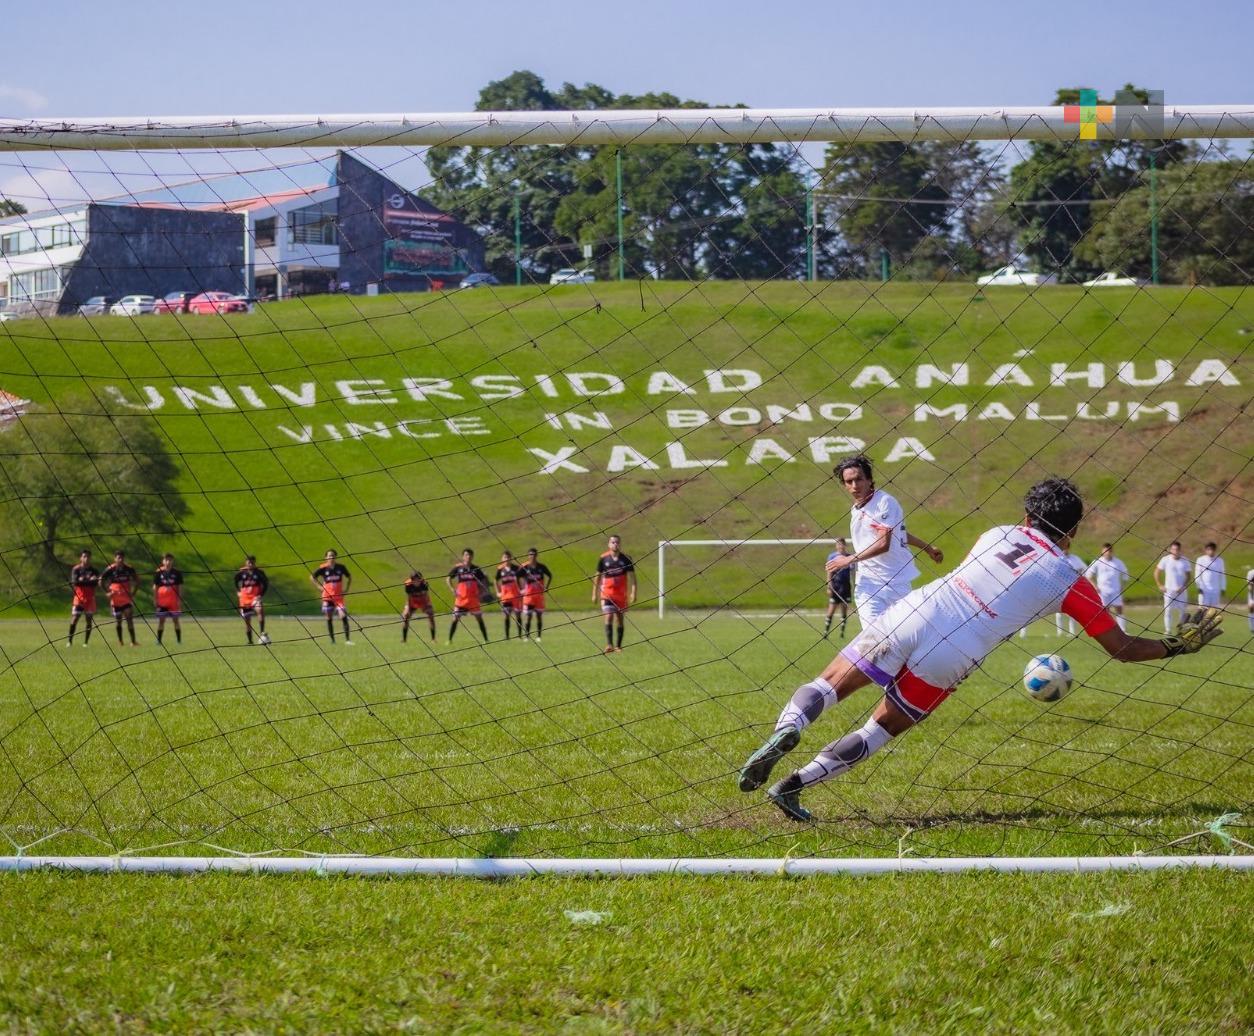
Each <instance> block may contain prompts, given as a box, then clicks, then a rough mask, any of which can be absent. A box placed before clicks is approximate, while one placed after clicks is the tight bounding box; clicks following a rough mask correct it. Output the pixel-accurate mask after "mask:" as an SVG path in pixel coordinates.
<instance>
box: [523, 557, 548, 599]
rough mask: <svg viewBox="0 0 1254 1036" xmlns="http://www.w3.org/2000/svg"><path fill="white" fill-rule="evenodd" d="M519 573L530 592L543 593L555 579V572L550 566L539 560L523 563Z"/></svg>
mask: <svg viewBox="0 0 1254 1036" xmlns="http://www.w3.org/2000/svg"><path fill="white" fill-rule="evenodd" d="M518 575H519V577H520V578H521V579H522V582H523V586H524V588H525V589H526V591H527V592H528V593H543V592H544V591H545V589H546V588H547V587H548V585H549V583H551V582H552V581H553V573H552V572H550V571H549V566H548V565H545V564H543V563H542V562H539V561H537V562H535V563H534V564H530V563H529V564H526V565H523V566H522V567H520V568H519V569H518Z"/></svg>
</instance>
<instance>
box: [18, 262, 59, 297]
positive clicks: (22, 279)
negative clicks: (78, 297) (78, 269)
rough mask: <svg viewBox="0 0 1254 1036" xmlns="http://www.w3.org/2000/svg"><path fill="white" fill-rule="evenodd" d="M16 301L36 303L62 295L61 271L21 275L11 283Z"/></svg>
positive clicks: (41, 271)
mask: <svg viewBox="0 0 1254 1036" xmlns="http://www.w3.org/2000/svg"><path fill="white" fill-rule="evenodd" d="M9 286H10V290H11V291H12V294H13V297H14V298H15V299H24V300H26V301H34V300H35V299H47V298H53V297H55V296H57V295H60V294H61V271H60V270H57V269H55V268H50V269H47V270H31V271H30V272H29V273H19V274H17V275H16V276H15V277H14V278H13V279H12V280H11V281H10V282H9Z"/></svg>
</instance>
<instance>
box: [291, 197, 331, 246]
mask: <svg viewBox="0 0 1254 1036" xmlns="http://www.w3.org/2000/svg"><path fill="white" fill-rule="evenodd" d="M335 210H336V204H335V201H334V200H332V201H324V202H319V203H318V204H317V205H306V206H305V207H304V208H303V209H295V210H293V211H292V212H289V213H288V216H287V224H288V241H289V242H291V243H292V244H294V245H334V244H338V243H339V235H338V234H337V233H336V229H335Z"/></svg>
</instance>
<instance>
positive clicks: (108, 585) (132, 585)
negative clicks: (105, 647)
mask: <svg viewBox="0 0 1254 1036" xmlns="http://www.w3.org/2000/svg"><path fill="white" fill-rule="evenodd" d="M100 585H101V586H103V587H104V588H105V593H107V594H108V595H109V608H110V610H111V611H112V612H113V618H114V619H115V620H116V621H117V624H118V643H119V644H121V643H122V620H123V619H125V620H126V628H127V630H128V631H129V632H130V634H131V647H138V646H139V641H137V640H136V639H135V589H136V587H138V586H139V573H138V572H136V571H135V570H134V569H133V568H131V566H130V565H128V564H127V563H126V555H125V554H124V553H123V552H122V551H120V550H119V551H116V552H115V553H114V555H113V564H112V565H110V566H109V567H108V568H106V569H105V570H104V571H103V572H101V573H100Z"/></svg>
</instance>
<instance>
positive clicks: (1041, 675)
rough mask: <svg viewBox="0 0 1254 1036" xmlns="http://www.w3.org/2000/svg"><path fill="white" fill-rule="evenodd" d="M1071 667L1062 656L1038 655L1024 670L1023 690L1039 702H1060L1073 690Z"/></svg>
mask: <svg viewBox="0 0 1254 1036" xmlns="http://www.w3.org/2000/svg"><path fill="white" fill-rule="evenodd" d="M1071 680H1072V676H1071V666H1069V665H1067V660H1066V659H1065V658H1063V657H1062V656H1061V655H1037V656H1036V657H1035V658H1034V659H1032V660H1031V661H1030V662H1028V664H1027V665H1026V666H1024V668H1023V688H1024V690H1026V691H1027V692H1028V695H1029V697H1032V698H1035V699H1036V700H1037V701H1058V700H1059V699H1060V698H1062V697H1063V696H1064V695H1065V694H1066V693H1067V692H1068V691H1069V690H1071Z"/></svg>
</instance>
